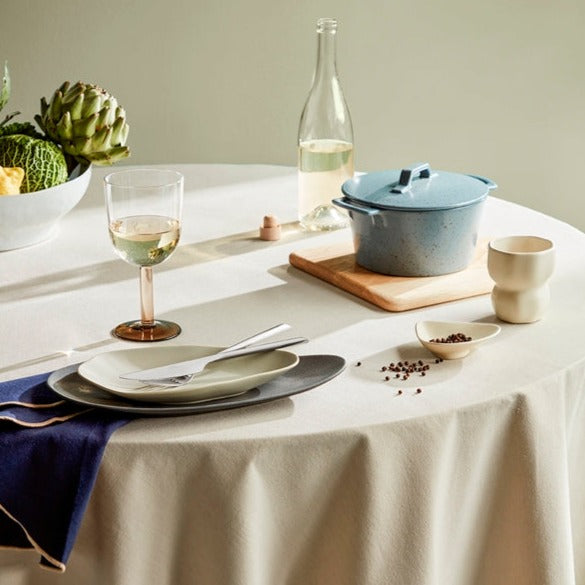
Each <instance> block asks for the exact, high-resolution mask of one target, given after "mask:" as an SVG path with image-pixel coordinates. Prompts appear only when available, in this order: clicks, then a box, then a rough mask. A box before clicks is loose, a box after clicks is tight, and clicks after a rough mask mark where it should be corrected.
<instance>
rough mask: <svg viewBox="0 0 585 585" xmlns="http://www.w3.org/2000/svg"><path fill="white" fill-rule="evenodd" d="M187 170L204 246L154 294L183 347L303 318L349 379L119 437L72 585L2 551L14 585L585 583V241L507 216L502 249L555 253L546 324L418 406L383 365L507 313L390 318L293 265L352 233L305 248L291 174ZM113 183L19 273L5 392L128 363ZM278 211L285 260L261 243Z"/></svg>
mask: <svg viewBox="0 0 585 585" xmlns="http://www.w3.org/2000/svg"><path fill="white" fill-rule="evenodd" d="M176 168H177V169H178V170H181V171H183V172H184V173H185V175H186V201H185V208H184V232H183V236H182V240H181V246H180V248H179V249H178V250H177V252H176V253H175V255H174V256H173V257H172V258H171V259H170V260H169V261H168V262H167V263H166V264H163V265H161V266H160V267H158V268H156V269H155V277H154V285H155V309H156V312H157V314H158V315H159V316H161V317H162V316H164V317H167V318H171V319H176V320H178V321H179V322H180V323H181V324H182V326H183V328H184V330H183V334H182V335H181V337H180V338H178V339H177V340H175V341H173V342H170V343H196V344H206V345H222V344H226V345H227V344H229V343H230V342H232V341H235V340H236V339H238V338H240V337H243V336H245V335H247V334H249V333H251V332H253V331H257V330H260V329H262V328H265V327H268V326H270V325H273V324H276V323H278V322H281V321H286V322H288V323H290V324H291V325H292V326H293V329H292V333H293V334H294V335H306V336H308V337H309V338H310V340H311V341H310V343H309V344H306V345H304V346H299V348H298V353H299V354H314V353H335V354H339V355H342V356H344V357H345V358H346V359H347V361H348V367H347V369H346V370H345V372H344V373H343V374H342V375H340V376H339V377H337V378H336V379H335V380H333V381H331V382H329V383H328V384H325V385H323V386H321V387H319V388H317V389H314V390H312V391H309V392H307V393H304V394H300V395H297V396H294V397H292V398H289V399H282V400H279V401H275V402H272V403H268V404H264V405H258V406H253V407H247V408H243V409H238V410H232V411H226V412H223V413H222V412H219V413H211V414H205V415H195V416H184V417H175V418H150V419H149V418H144V419H141V420H138V421H135V422H132V423H130V424H129V425H127V426H125V427H124V428H122V429H120V430H119V431H116V433H115V434H114V435H113V437H112V438H111V440H110V443H109V444H108V446H107V448H106V453H105V456H104V460H103V463H102V467H101V469H100V472H99V475H98V479H97V483H96V486H95V489H94V493H93V495H92V498H91V501H90V504H89V508H88V510H87V513H86V516H85V518H84V522H83V524H82V527H81V530H80V533H79V536H78V539H77V542H76V544H75V547H74V550H73V554H72V556H71V558H70V561H69V565H68V568H67V571H66V572H65V573H64V574H51V573H49V572H47V571H45V570H43V569H42V568H40V567H38V566H37V562H38V555H37V554H36V553H35V552H22V551H18V552H16V551H0V583H1V584H2V585H24V584H26V585H41V584H42V585H57V584H58V585H69V584H75V585H79V584H81V583H83V584H84V585H105V584H107V585H187V584H189V585H191V584H205V585H386V584H388V585H445V584H448V585H572V584H579V585H583V584H585V472H584V470H583V464H582V458H583V453H585V399H584V393H585V336H584V335H583V331H584V330H585V235H584V234H582V233H581V232H579V231H577V230H576V229H574V228H572V227H570V226H569V225H566V224H563V223H561V222H559V221H556V220H553V219H551V218H549V217H546V216H544V215H542V214H539V213H537V212H534V211H531V210H528V209H526V208H521V207H519V206H516V205H513V204H510V203H507V202H504V201H502V200H498V199H496V198H494V197H490V199H489V201H488V204H487V207H486V211H485V215H484V219H483V222H482V233H483V236H484V237H494V236H497V235H507V234H518V233H527V234H534V235H540V236H544V237H549V238H552V239H553V240H554V241H555V244H556V246H557V267H556V271H555V274H554V276H553V278H552V281H551V295H552V303H551V306H550V309H549V311H548V313H547V315H546V317H545V319H543V320H542V321H540V322H538V323H535V324H532V325H509V324H502V326H503V330H502V332H501V334H500V336H499V337H498V338H496V339H495V340H493V341H491V342H488V343H486V344H485V345H483V346H482V347H481V348H480V349H479V350H478V351H477V352H475V353H474V354H472V355H471V356H469V357H468V358H466V359H465V360H461V361H453V362H444V363H442V364H438V365H436V366H435V365H433V366H432V367H431V370H430V371H429V373H428V376H427V377H425V378H411V380H409V381H408V383H403V386H401V388H403V389H404V392H403V394H402V395H398V394H397V392H396V389H397V387H398V386H396V385H393V384H391V383H388V382H384V381H383V376H382V374H381V373H380V371H379V368H380V366H381V365H382V364H385V363H388V362H389V361H397V360H399V359H411V358H416V359H419V358H420V359H425V360H426V359H428V358H429V357H430V356H429V354H427V353H426V352H425V350H423V349H422V347H420V346H419V345H418V343H417V342H416V338H415V335H414V325H415V323H416V322H417V321H418V320H421V319H436V320H455V321H457V320H459V321H475V320H485V321H491V322H494V321H496V320H495V318H494V316H493V311H492V308H491V303H490V299H489V295H483V296H480V297H475V298H472V299H468V300H464V301H459V302H454V303H447V304H442V305H437V306H434V307H428V308H425V309H421V310H416V311H409V312H406V313H387V312H384V311H382V310H380V309H378V308H376V307H374V306H372V305H370V304H368V303H366V302H364V301H361V300H359V299H357V298H355V297H353V296H351V295H349V294H346V293H345V292H342V291H340V290H338V289H337V288H335V287H333V286H330V285H328V284H326V283H324V282H321V281H319V280H317V279H315V278H313V277H311V276H309V275H307V274H304V273H303V272H300V271H299V270H297V269H295V268H292V267H290V266H289V264H288V255H289V253H290V252H291V251H294V250H299V249H302V248H308V247H315V246H320V245H324V244H328V243H334V242H338V241H342V240H345V239H347V238H351V235H350V232H349V230H342V231H338V232H332V233H326V234H317V235H315V234H302V233H301V232H299V231H298V230H297V227H296V225H295V224H294V220H295V206H296V174H295V170H294V169H291V168H285V167H274V166H254V165H249V166H235V165H233V166H229V165H178V166H176ZM103 174H104V173H103V172H102V171H101V170H98V171H96V172H95V174H94V178H93V179H92V184H91V187H90V191H89V192H88V194H87V196H86V197H85V198H84V200H83V201H82V203H81V204H80V205H79V206H78V207H77V208H76V209H75V210H74V211H73V212H72V213H71V214H70V215H68V216H67V217H66V218H65V219H64V221H63V223H62V226H61V231H60V234H59V235H58V236H57V237H56V238H54V239H53V240H52V241H50V242H47V243H45V244H42V245H39V246H34V247H31V248H28V249H22V250H18V251H13V252H8V253H3V254H0V265H1V266H2V285H1V287H0V301H1V307H2V308H1V311H2V316H1V321H0V329H1V334H2V339H3V340H4V343H3V345H2V362H1V365H0V379H2V380H7V379H11V378H16V377H19V376H25V375H31V374H33V373H38V372H43V371H49V370H54V369H57V368H60V367H63V366H65V365H68V364H72V363H77V362H79V361H83V360H85V359H88V358H89V357H92V356H93V355H96V354H98V353H100V352H102V351H110V350H114V349H119V348H122V347H128V346H130V344H128V343H125V342H120V341H115V340H113V339H112V338H111V337H110V336H109V331H110V329H111V328H112V326H113V325H114V324H116V323H117V322H119V321H121V320H123V319H127V318H131V317H134V316H136V314H137V312H138V283H137V277H138V275H137V273H136V271H135V270H134V269H133V268H132V267H130V266H129V265H127V264H125V263H124V262H122V261H121V260H119V259H117V258H116V257H115V256H114V253H113V251H112V250H111V247H110V243H109V241H108V235H107V230H106V220H105V211H104V206H103V203H102V194H101V178H102V177H103ZM493 179H495V180H496V181H497V177H493ZM268 213H274V214H276V215H277V216H278V217H279V218H280V220H281V222H282V223H283V237H282V239H281V240H280V241H278V242H263V241H260V240H258V239H257V234H258V227H259V225H260V223H261V221H262V217H263V216H264V215H266V214H268ZM358 361H360V362H361V364H362V365H361V366H359V367H358V366H357V365H356V363H357V362H358ZM416 387H422V388H423V392H422V393H420V394H416V393H415V390H416Z"/></svg>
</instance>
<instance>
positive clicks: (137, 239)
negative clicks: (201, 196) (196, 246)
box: [104, 169, 184, 341]
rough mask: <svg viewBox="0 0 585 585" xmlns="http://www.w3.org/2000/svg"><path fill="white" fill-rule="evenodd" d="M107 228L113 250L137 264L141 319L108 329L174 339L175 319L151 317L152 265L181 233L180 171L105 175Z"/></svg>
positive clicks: (170, 250) (161, 259)
mask: <svg viewBox="0 0 585 585" xmlns="http://www.w3.org/2000/svg"><path fill="white" fill-rule="evenodd" d="M104 181H105V194H106V208H107V212H108V229H109V232H110V238H111V240H112V244H113V245H114V249H115V251H116V253H117V254H118V255H119V256H120V257H121V258H122V259H123V260H124V261H126V262H128V263H129V264H134V265H135V266H139V267H140V319H139V320H134V321H127V322H124V323H121V324H120V325H118V326H117V327H115V328H114V330H113V331H112V333H113V334H114V335H115V336H116V337H120V338H121V339H128V340H131V341H162V340H164V339H171V338H173V337H176V336H177V335H179V333H180V332H181V328H180V326H179V325H177V324H176V323H172V322H170V321H163V320H160V319H155V318H154V303H153V293H152V288H153V287H152V267H153V266H154V265H156V264H160V263H161V262H164V261H165V260H166V259H167V258H168V257H169V256H170V255H171V254H172V253H173V251H174V250H175V248H176V247H177V244H178V243H179V238H180V235H181V210H182V205H183V182H184V179H183V175H181V173H178V172H176V171H169V170H162V169H132V170H126V171H118V172H115V173H111V174H109V175H108V176H107V177H106V178H105V179H104Z"/></svg>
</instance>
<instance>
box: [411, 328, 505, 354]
mask: <svg viewBox="0 0 585 585" xmlns="http://www.w3.org/2000/svg"><path fill="white" fill-rule="evenodd" d="M415 330H416V336H417V337H418V340H419V341H420V342H421V343H422V345H424V347H426V348H427V349H428V350H429V351H430V352H432V353H433V354H435V355H436V356H437V357H439V358H442V359H445V360H454V359H459V358H464V357H465V356H466V355H468V354H469V353H471V351H473V350H474V349H475V348H476V347H477V346H478V345H479V344H480V343H482V342H483V341H486V340H488V339H491V338H492V337H495V336H496V335H497V334H498V333H499V332H500V330H501V327H500V326H499V325H495V324H492V323H467V322H461V321H419V322H418V323H417V324H416V327H415ZM459 333H462V334H463V335H464V336H466V337H470V338H471V340H470V341H455V342H451V343H449V342H441V341H432V340H435V339H448V338H449V336H451V335H457V334H459Z"/></svg>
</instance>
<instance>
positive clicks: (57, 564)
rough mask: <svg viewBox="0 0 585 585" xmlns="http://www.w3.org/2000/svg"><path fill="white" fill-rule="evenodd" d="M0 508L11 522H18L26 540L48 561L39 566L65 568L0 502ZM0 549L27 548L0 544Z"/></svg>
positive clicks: (56, 569)
mask: <svg viewBox="0 0 585 585" xmlns="http://www.w3.org/2000/svg"><path fill="white" fill-rule="evenodd" d="M0 510H1V511H2V512H4V514H6V516H8V518H10V519H11V520H12V521H13V522H16V524H18V526H19V527H20V529H21V530H22V532H23V533H24V535H25V536H26V538H27V540H28V541H29V542H30V543H31V545H32V547H33V548H34V549H35V550H36V551H37V552H38V553H39V554H40V555H41V556H42V557H43V558H44V559H46V560H47V561H48V563H50V564H48V565H47V564H43V563H41V567H44V568H45V569H52V570H55V571H57V572H59V573H64V572H65V569H66V567H65V564H64V563H62V562H60V561H58V560H57V559H55V558H53V557H52V556H51V555H50V554H49V553H47V552H46V551H45V550H43V549H42V547H41V546H39V544H38V543H37V542H36V541H35V539H34V538H33V537H32V536H31V535H30V534H29V533H28V532H27V530H26V528H25V527H24V526H23V525H22V523H21V522H19V521H18V520H17V519H16V518H15V517H14V516H13V515H12V514H11V513H10V512H9V511H8V510H7V509H6V508H5V507H4V506H3V505H2V504H0ZM0 549H18V550H27V549H23V548H22V547H19V546H2V545H0Z"/></svg>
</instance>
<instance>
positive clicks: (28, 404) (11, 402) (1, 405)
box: [0, 400, 65, 408]
mask: <svg viewBox="0 0 585 585" xmlns="http://www.w3.org/2000/svg"><path fill="white" fill-rule="evenodd" d="M62 404H65V400H57V402H51V403H50V404H35V403H33V402H19V401H18V400H8V401H7V402H0V408H4V407H5V406H23V407H25V408H52V407H53V406H61V405H62Z"/></svg>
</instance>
